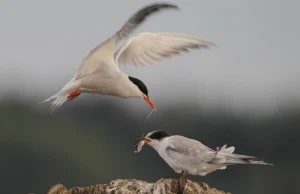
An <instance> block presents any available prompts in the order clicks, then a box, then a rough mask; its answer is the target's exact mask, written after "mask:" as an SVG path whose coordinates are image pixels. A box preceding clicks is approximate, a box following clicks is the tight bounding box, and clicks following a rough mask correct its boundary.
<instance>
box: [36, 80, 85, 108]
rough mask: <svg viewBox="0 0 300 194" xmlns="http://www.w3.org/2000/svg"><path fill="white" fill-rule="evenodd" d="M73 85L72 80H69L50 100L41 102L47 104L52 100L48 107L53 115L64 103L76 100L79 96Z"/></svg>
mask: <svg viewBox="0 0 300 194" xmlns="http://www.w3.org/2000/svg"><path fill="white" fill-rule="evenodd" d="M73 83H74V78H73V79H72V80H70V81H69V82H68V83H67V84H66V85H65V86H64V87H63V88H62V89H61V90H60V91H59V92H57V93H56V94H54V95H53V96H51V97H50V98H48V99H46V100H44V101H43V102H48V101H50V100H53V101H52V102H51V105H50V112H51V113H53V112H54V111H55V110H56V109H58V108H59V107H60V106H62V105H63V104H65V103H66V102H68V101H71V100H73V99H75V98H77V97H78V96H79V95H80V94H81V92H80V91H79V89H76V88H75V87H74V85H73ZM43 102H42V103H43Z"/></svg>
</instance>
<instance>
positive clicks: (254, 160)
mask: <svg viewBox="0 0 300 194" xmlns="http://www.w3.org/2000/svg"><path fill="white" fill-rule="evenodd" d="M226 163H228V164H262V165H271V166H273V165H274V164H271V163H265V162H264V159H262V158H259V157H253V156H245V155H238V154H230V155H228V156H227V158H226Z"/></svg>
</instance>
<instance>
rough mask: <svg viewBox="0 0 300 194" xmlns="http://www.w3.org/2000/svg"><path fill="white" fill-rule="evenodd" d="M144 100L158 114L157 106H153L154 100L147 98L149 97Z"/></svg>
mask: <svg viewBox="0 0 300 194" xmlns="http://www.w3.org/2000/svg"><path fill="white" fill-rule="evenodd" d="M144 99H145V100H146V101H147V103H148V104H149V105H150V106H151V108H152V109H153V110H154V111H155V112H156V111H157V110H156V106H155V105H154V104H153V102H152V100H151V99H150V98H149V97H147V96H145V97H144Z"/></svg>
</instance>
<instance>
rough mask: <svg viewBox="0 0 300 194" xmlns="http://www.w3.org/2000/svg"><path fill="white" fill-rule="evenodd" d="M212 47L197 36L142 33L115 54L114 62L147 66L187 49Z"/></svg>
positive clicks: (212, 44)
mask: <svg viewBox="0 0 300 194" xmlns="http://www.w3.org/2000/svg"><path fill="white" fill-rule="evenodd" d="M212 46H215V44H214V43H213V42H210V41H207V40H205V39H203V38H199V37H197V36H192V35H187V34H181V33H170V32H155V33H153V32H143V33H140V34H138V35H136V36H134V37H133V38H131V39H129V40H128V41H127V43H126V44H125V45H124V46H123V47H121V48H120V49H119V50H118V51H117V52H116V53H115V62H116V63H117V64H118V65H125V64H134V65H143V66H148V65H152V64H155V63H157V62H159V61H161V60H162V59H164V58H167V57H171V56H174V55H178V54H180V53H181V52H183V51H188V50H189V49H193V48H200V49H201V48H209V47H212Z"/></svg>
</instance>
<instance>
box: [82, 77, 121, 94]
mask: <svg viewBox="0 0 300 194" xmlns="http://www.w3.org/2000/svg"><path fill="white" fill-rule="evenodd" d="M116 88H117V81H116V79H115V78H114V77H112V76H108V75H105V76H103V75H101V74H96V75H92V76H88V77H85V78H83V79H82V80H81V87H80V91H81V92H86V93H93V94H102V95H111V96H117V90H116Z"/></svg>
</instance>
